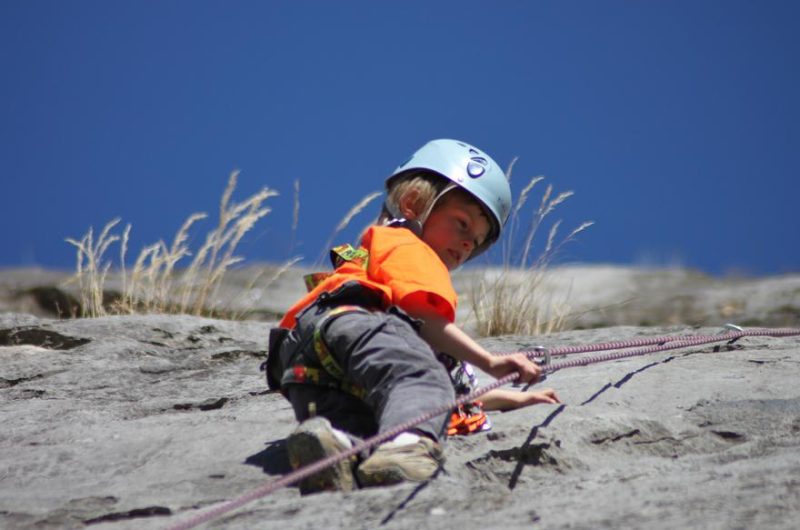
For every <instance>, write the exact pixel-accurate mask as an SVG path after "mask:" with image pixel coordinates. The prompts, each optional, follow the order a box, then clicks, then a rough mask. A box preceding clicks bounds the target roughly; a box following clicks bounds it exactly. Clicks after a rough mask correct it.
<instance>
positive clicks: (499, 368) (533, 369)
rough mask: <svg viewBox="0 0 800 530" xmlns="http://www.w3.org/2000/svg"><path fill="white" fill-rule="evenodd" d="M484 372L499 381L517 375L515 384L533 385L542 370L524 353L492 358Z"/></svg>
mask: <svg viewBox="0 0 800 530" xmlns="http://www.w3.org/2000/svg"><path fill="white" fill-rule="evenodd" d="M486 372H487V373H488V374H489V375H491V376H492V377H494V378H495V379H500V378H501V377H504V376H506V375H508V374H511V373H514V372H516V373H518V374H519V378H518V379H517V381H516V382H517V383H535V382H536V381H538V380H539V377H541V375H542V368H541V367H540V366H539V365H538V364H536V363H535V362H533V361H531V360H530V359H528V357H526V356H525V354H524V353H515V354H513V355H503V356H492V358H491V360H490V361H489V366H487V367H486Z"/></svg>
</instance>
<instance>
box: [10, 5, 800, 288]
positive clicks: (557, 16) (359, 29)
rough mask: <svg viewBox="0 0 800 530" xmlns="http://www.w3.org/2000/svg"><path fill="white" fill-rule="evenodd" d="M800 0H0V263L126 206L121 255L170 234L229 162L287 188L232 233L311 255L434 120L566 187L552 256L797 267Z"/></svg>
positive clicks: (62, 246) (285, 253)
mask: <svg viewBox="0 0 800 530" xmlns="http://www.w3.org/2000/svg"><path fill="white" fill-rule="evenodd" d="M798 6H800V3H798V2H791V1H787V2H774V1H773V2H769V1H767V2H756V1H728V0H726V1H715V2H710V1H674V2H672V1H671V2H666V1H663V2H662V1H647V2H640V1H625V2H621V1H603V2H597V1H566V2H564V1H548V2H544V1H513V2H512V1H498V2H489V1H482V2H478V1H468V0H460V1H456V2H452V1H436V2H430V1H424V2H423V1H405V2H375V1H370V2H367V1H364V2H348V1H338V2H331V1H319V2H308V1H291V2H289V1H285V2H268V1H253V2H242V1H230V2H222V1H215V2H203V1H188V0H187V1H157V2H156V1H152V2H147V1H137V2H118V1H98V2H89V1H83V0H80V1H78V0H76V1H72V2H62V1H52V2H43V1H32V0H26V1H23V0H4V1H3V2H2V3H0V75H2V82H1V83H0V171H1V172H2V183H3V184H2V196H3V200H2V208H0V224H2V236H0V266H20V265H25V266H27V265H40V266H45V267H64V268H71V267H72V266H73V261H74V252H73V250H72V248H71V247H70V246H69V245H67V244H66V243H64V238H65V237H79V236H80V235H82V234H83V233H84V232H85V231H86V230H87V228H88V227H89V226H90V225H92V226H94V227H95V228H99V227H101V226H102V225H103V224H105V222H107V221H108V220H110V219H112V218H114V217H117V216H120V217H122V218H123V221H124V222H129V223H131V224H132V225H133V229H132V242H131V250H130V253H131V254H135V253H136V251H138V250H139V249H140V248H141V247H142V246H143V245H145V244H150V243H153V242H155V241H157V240H158V239H161V238H164V239H171V238H172V235H173V234H174V232H175V230H176V229H177V228H178V227H179V226H180V224H181V223H182V222H183V220H184V219H185V218H186V217H187V216H188V215H189V214H190V213H192V212H195V211H198V210H202V211H208V212H209V213H212V214H213V213H214V212H215V210H216V209H217V204H218V200H219V197H220V195H221V192H222V190H223V188H224V186H225V183H226V180H227V175H228V173H229V172H230V171H231V170H232V169H234V168H238V169H240V170H241V171H242V174H241V177H240V185H239V188H238V190H237V193H236V197H237V198H239V199H241V198H244V197H245V196H247V195H249V194H251V193H254V192H255V191H257V190H258V189H259V188H260V187H261V186H264V185H267V186H270V187H272V188H276V189H277V190H279V191H280V192H281V194H282V195H281V197H280V198H278V199H275V200H273V201H272V204H273V206H274V211H273V213H272V214H270V215H269V216H268V217H267V218H265V219H264V220H262V221H261V222H260V224H259V225H257V227H256V228H255V229H254V230H253V232H251V233H250V234H249V236H248V238H247V240H246V242H245V243H244V244H243V245H242V246H241V247H240V251H241V252H240V253H241V254H242V255H244V256H245V257H246V258H247V259H248V261H257V260H265V259H268V260H273V261H280V260H283V259H286V258H288V257H289V256H291V255H295V254H302V255H304V256H306V257H307V258H309V259H311V260H313V259H316V257H317V256H318V255H319V253H320V250H321V247H322V245H323V244H324V242H325V241H326V240H327V239H328V237H329V236H330V234H331V230H332V226H333V225H335V224H336V223H337V222H338V221H339V220H340V219H341V217H342V215H343V214H344V213H345V212H346V211H347V210H348V209H349V207H350V206H352V205H353V204H355V203H356V202H357V201H358V200H359V199H360V198H361V197H363V196H364V195H366V193H368V192H369V191H373V190H380V189H381V187H382V183H383V179H384V177H385V176H386V175H387V174H388V173H389V172H391V171H392V170H393V169H394V167H395V166H396V165H397V164H399V163H400V162H402V161H403V160H404V159H405V158H406V157H407V156H408V155H409V154H410V153H411V152H413V150H414V149H416V148H417V147H418V146H420V145H421V144H422V143H424V142H425V141H427V140H429V139H433V138H439V137H450V138H458V139H462V140H466V141H468V142H471V143H474V144H475V145H477V146H479V147H480V148H482V149H484V150H486V151H487V152H489V153H490V154H491V155H492V156H493V157H494V158H495V159H496V160H497V161H498V162H500V163H501V164H502V165H503V166H505V165H507V164H508V163H509V162H510V161H511V160H512V158H513V157H515V156H519V157H520V159H519V162H518V163H517V165H516V167H515V172H514V179H513V181H512V185H513V188H514V189H515V191H518V190H519V189H520V188H521V187H522V185H523V184H524V183H525V182H526V181H527V180H528V178H529V177H531V176H534V175H537V174H544V175H546V176H547V177H548V178H549V180H550V182H552V183H553V184H554V185H555V187H556V188H557V189H558V190H567V189H571V190H574V191H575V192H576V195H575V196H574V197H572V198H571V199H570V200H568V201H567V202H566V203H565V204H564V205H562V206H561V207H560V208H559V209H558V210H557V211H556V215H555V216H554V217H553V219H554V220H555V219H556V218H563V219H564V226H565V227H572V226H575V225H577V224H579V223H580V222H582V221H584V220H589V219H591V220H594V221H596V223H597V224H596V225H595V226H594V227H592V228H591V229H590V230H589V231H587V232H585V233H584V234H582V235H581V237H580V239H579V241H577V242H576V243H574V244H572V245H570V246H569V247H567V249H566V252H565V253H564V255H563V260H565V261H571V262H574V261H580V262H611V263H620V264H631V263H633V264H643V263H644V264H656V265H658V264H662V265H664V264H666V265H669V264H675V263H679V264H684V265H687V266H690V267H694V268H698V269H701V270H704V271H707V272H711V273H715V274H725V273H730V272H734V271H735V272H744V273H749V274H773V273H781V272H798V271H800V237H799V236H798V229H800V222H798V213H797V203H798V199H800V183H799V181H800V134H799V133H800V102H799V101H798V97H799V96H798V94H800V32H798V31H797V27H798V26H797V22H798V20H800V7H798ZM295 179H299V180H300V182H301V188H302V189H301V210H300V226H299V228H298V237H297V239H298V245H296V246H295V248H294V249H290V248H289V246H290V230H289V228H288V227H289V226H290V225H291V210H292V182H293V181H294V180H295ZM376 210H377V204H376V205H375V207H374V208H372V209H371V210H370V212H371V214H374V213H375V211H376ZM367 222H368V216H365V217H362V218H359V219H356V220H355V221H354V223H353V226H354V227H355V228H360V227H361V226H363V225H364V224H366V223H367ZM210 224H211V222H210V221H206V224H204V225H201V226H199V227H198V228H199V229H196V230H195V232H194V239H195V241H196V242H199V241H201V240H202V237H203V235H204V233H205V231H204V230H201V229H202V228H207V227H209V226H210ZM345 239H346V238H345Z"/></svg>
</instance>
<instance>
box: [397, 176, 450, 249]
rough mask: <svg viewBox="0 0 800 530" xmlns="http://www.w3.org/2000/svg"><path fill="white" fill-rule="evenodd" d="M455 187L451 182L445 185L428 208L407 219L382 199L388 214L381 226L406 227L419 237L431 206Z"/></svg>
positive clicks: (431, 209)
mask: <svg viewBox="0 0 800 530" xmlns="http://www.w3.org/2000/svg"><path fill="white" fill-rule="evenodd" d="M457 187H458V186H457V185H456V184H454V183H452V182H451V183H450V184H448V185H447V186H445V187H444V189H443V190H442V191H440V192H439V193H438V194H437V195H436V197H434V198H433V200H432V201H431V204H430V205H429V206H428V208H427V209H426V210H425V211H424V212H422V215H420V216H419V217H418V218H417V219H407V218H405V217H403V216H402V214H401V213H400V211H399V210H398V209H397V208H396V207H395V206H393V205H390V204H389V203H388V202H386V201H384V202H383V211H384V212H385V213H386V214H388V215H387V216H386V217H387V219H386V220H385V221H384V222H383V226H395V227H403V228H408V229H409V230H411V231H412V232H414V234H415V235H416V236H417V237H419V238H420V239H421V238H422V228H423V227H424V226H425V221H427V220H428V217H429V216H430V215H431V212H432V211H433V208H434V207H435V206H436V203H438V202H439V199H441V198H442V197H443V196H444V194H445V193H447V192H448V191H452V190H454V189H455V188H457Z"/></svg>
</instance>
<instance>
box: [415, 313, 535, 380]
mask: <svg viewBox="0 0 800 530" xmlns="http://www.w3.org/2000/svg"><path fill="white" fill-rule="evenodd" d="M412 316H413V317H415V318H419V319H420V320H422V321H423V324H422V328H421V329H420V335H421V336H422V338H423V339H424V340H425V342H427V343H428V344H430V345H431V347H432V348H433V349H434V350H436V351H441V352H444V353H446V354H448V355H450V356H451V357H455V358H456V359H458V360H460V361H466V362H468V363H470V364H472V365H474V366H476V367H478V368H480V369H481V370H483V371H484V372H486V373H487V374H489V375H491V376H493V377H495V378H497V379H499V378H501V377H503V376H506V375H508V374H510V373H513V372H516V373H518V374H519V379H517V382H519V383H534V382H536V381H537V380H538V379H539V376H540V375H541V373H542V369H541V368H540V367H539V365H537V364H536V363H534V362H533V361H531V360H530V359H528V358H527V357H526V356H525V355H524V354H522V353H517V354H514V355H503V356H496V355H492V354H491V353H489V352H488V351H486V350H485V349H484V348H483V347H482V346H481V345H480V344H478V343H477V342H475V341H474V340H472V339H471V338H470V337H469V335H467V334H466V333H464V332H463V331H461V329H460V328H459V327H458V326H456V325H455V324H453V323H452V322H449V321H447V320H446V319H445V318H444V317H442V316H440V315H438V314H434V313H430V314H426V315H419V314H416V315H412Z"/></svg>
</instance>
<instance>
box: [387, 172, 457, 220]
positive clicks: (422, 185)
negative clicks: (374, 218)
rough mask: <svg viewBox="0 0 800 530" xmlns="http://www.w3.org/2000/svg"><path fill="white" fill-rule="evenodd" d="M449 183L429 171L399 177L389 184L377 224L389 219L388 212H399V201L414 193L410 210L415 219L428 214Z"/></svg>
mask: <svg viewBox="0 0 800 530" xmlns="http://www.w3.org/2000/svg"><path fill="white" fill-rule="evenodd" d="M448 183H449V181H448V180H447V179H446V178H444V177H442V176H440V175H437V174H435V173H431V172H429V171H419V172H413V173H407V174H405V175H401V176H399V177H397V178H395V179H392V181H391V182H390V183H389V189H388V191H387V192H386V205H387V206H388V209H387V208H384V210H383V211H382V212H381V215H380V217H379V218H378V224H382V223H384V222H385V221H388V220H390V219H391V214H390V213H389V210H393V211H395V212H399V211H400V199H402V198H403V197H404V196H405V195H406V194H408V193H409V192H411V191H414V192H415V193H416V195H417V197H416V200H415V201H414V204H413V205H412V208H413V210H414V213H415V214H416V215H417V217H420V216H423V215H425V214H426V213H428V212H430V210H431V207H432V206H433V203H434V201H436V199H437V198H438V197H439V195H440V194H441V193H442V191H443V190H444V189H445V187H447V185H448Z"/></svg>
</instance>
